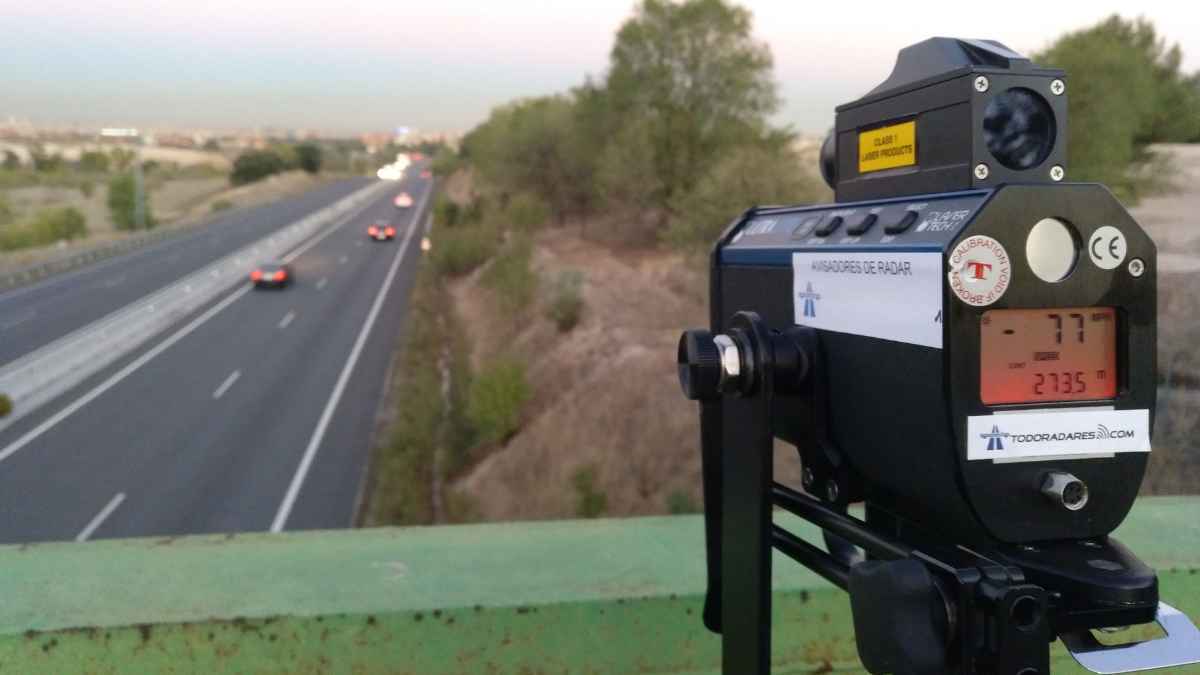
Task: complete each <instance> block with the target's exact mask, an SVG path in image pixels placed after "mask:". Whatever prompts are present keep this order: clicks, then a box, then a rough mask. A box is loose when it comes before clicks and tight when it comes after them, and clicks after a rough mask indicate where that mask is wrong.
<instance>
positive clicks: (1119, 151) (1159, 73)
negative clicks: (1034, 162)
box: [1033, 15, 1200, 199]
mask: <svg viewBox="0 0 1200 675" xmlns="http://www.w3.org/2000/svg"><path fill="white" fill-rule="evenodd" d="M1181 57H1182V55H1181V52H1180V51H1179V47H1178V45H1176V46H1172V47H1170V48H1168V47H1167V46H1166V45H1165V44H1164V42H1163V41H1162V40H1161V39H1160V38H1159V37H1158V35H1157V34H1156V32H1155V30H1154V26H1153V25H1152V24H1150V23H1149V22H1148V21H1146V20H1144V19H1137V20H1134V21H1127V20H1125V19H1122V18H1121V17H1119V16H1115V15H1114V16H1112V17H1109V18H1108V19H1106V20H1104V21H1102V22H1100V23H1099V24H1097V25H1095V26H1092V27H1091V28H1087V29H1084V30H1080V31H1076V32H1073V33H1068V34H1066V35H1064V36H1063V37H1061V38H1059V39H1058V40H1057V41H1056V42H1055V43H1054V44H1053V45H1051V46H1050V48H1049V49H1047V50H1046V51H1044V52H1042V53H1040V54H1037V55H1035V56H1034V57H1033V60H1034V61H1036V62H1037V63H1039V64H1042V65H1047V66H1054V67H1058V68H1063V69H1064V70H1066V71H1067V74H1068V76H1069V79H1068V80H1067V95H1068V96H1069V97H1070V98H1069V106H1070V113H1071V119H1070V123H1069V124H1068V125H1067V127H1068V144H1067V151H1068V153H1069V164H1068V176H1069V177H1070V178H1071V179H1073V180H1085V181H1097V182H1102V183H1105V184H1106V185H1108V186H1109V187H1110V188H1112V189H1113V191H1114V192H1116V193H1117V194H1118V195H1119V196H1121V197H1123V198H1126V199H1136V198H1137V197H1138V195H1139V193H1141V192H1143V191H1144V190H1145V189H1146V188H1148V187H1152V186H1153V185H1152V184H1153V182H1154V181H1153V180H1150V181H1149V182H1150V183H1151V184H1150V185H1147V178H1146V176H1147V175H1149V176H1150V177H1151V179H1153V178H1154V177H1155V176H1154V174H1153V172H1147V171H1144V170H1143V169H1144V168H1145V167H1146V166H1147V165H1148V164H1149V163H1150V161H1151V156H1150V154H1149V153H1148V152H1147V149H1146V146H1147V145H1148V144H1150V143H1156V142H1171V141H1176V142H1178V141H1188V140H1191V139H1193V138H1197V137H1200V90H1198V89H1197V88H1196V87H1195V86H1194V85H1192V84H1191V83H1190V82H1189V81H1188V79H1187V78H1185V77H1184V75H1183V74H1182V73H1181V72H1180V61H1181Z"/></svg>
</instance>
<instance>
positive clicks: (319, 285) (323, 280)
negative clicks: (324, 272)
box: [317, 277, 329, 291]
mask: <svg viewBox="0 0 1200 675" xmlns="http://www.w3.org/2000/svg"><path fill="white" fill-rule="evenodd" d="M327 283H329V279H327V278H325V277H321V280H320V281H318V282H317V290H318V291H319V290H321V289H322V288H325V284H327Z"/></svg>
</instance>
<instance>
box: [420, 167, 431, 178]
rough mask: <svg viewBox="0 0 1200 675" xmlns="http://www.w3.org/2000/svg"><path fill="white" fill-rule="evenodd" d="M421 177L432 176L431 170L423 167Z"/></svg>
mask: <svg viewBox="0 0 1200 675" xmlns="http://www.w3.org/2000/svg"><path fill="white" fill-rule="evenodd" d="M421 178H433V172H432V171H430V170H429V169H425V170H424V171H422V172H421Z"/></svg>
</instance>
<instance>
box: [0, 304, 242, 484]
mask: <svg viewBox="0 0 1200 675" xmlns="http://www.w3.org/2000/svg"><path fill="white" fill-rule="evenodd" d="M250 289H251V286H249V285H246V286H242V287H241V288H240V289H238V290H237V291H235V292H234V293H232V294H231V295H230V296H229V297H227V298H225V299H224V300H222V301H221V302H219V303H217V304H216V305H213V306H212V307H210V308H209V310H208V311H207V312H205V313H203V314H201V315H200V316H198V317H196V318H195V319H192V321H191V322H190V323H188V325H186V326H184V327H183V328H181V329H179V330H178V331H176V332H175V333H174V334H172V335H171V337H169V338H167V339H166V340H163V341H162V342H160V343H158V344H157V345H155V346H154V348H153V349H150V350H149V351H147V352H146V353H145V354H142V355H141V356H139V357H138V358H137V359H135V360H134V361H131V362H130V363H129V364H128V365H126V366H125V367H124V368H122V369H120V370H118V371H117V372H115V373H113V374H112V375H111V376H109V378H108V379H107V380H105V381H103V382H101V383H100V384H98V385H96V386H95V388H93V389H92V390H91V391H89V392H88V393H86V394H84V395H83V396H80V397H79V398H77V399H75V400H74V401H73V402H72V403H71V404H70V405H68V406H67V407H65V408H63V409H62V410H59V411H58V412H56V413H54V414H53V415H51V416H50V417H47V418H46V419H45V420H44V421H43V422H42V423H41V424H39V425H37V426H36V427H34V428H32V429H30V430H29V431H26V432H25V434H24V435H23V436H21V437H20V438H18V439H17V440H15V441H13V442H12V443H9V444H8V446H7V447H5V448H4V449H3V450H0V462H3V461H4V460H6V459H8V458H9V457H11V456H12V455H13V453H15V452H17V451H18V450H20V449H21V448H23V447H25V446H26V445H29V444H30V443H31V442H33V441H34V440H36V439H37V438H38V437H39V436H41V435H42V434H44V433H46V432H47V431H49V430H50V429H51V428H52V427H53V426H54V425H56V424H58V423H59V422H61V421H63V420H64V419H66V418H67V417H70V416H71V415H73V414H74V413H75V411H77V410H79V409H80V408H82V407H83V406H85V405H87V404H89V403H91V402H92V401H94V400H96V399H97V398H99V397H100V396H101V395H102V394H103V393H104V392H106V391H108V390H109V389H112V388H113V387H115V386H117V384H118V383H120V382H121V380H124V379H125V378H127V377H129V376H130V375H132V374H133V372H134V371H135V370H137V369H138V368H141V367H142V366H144V365H146V363H148V362H149V361H150V359H153V358H154V357H156V356H158V355H159V354H161V353H163V352H164V351H166V350H167V349H168V348H169V347H170V346H171V345H173V344H175V343H176V342H179V341H180V340H182V339H183V338H184V337H186V336H187V335H188V333H191V332H192V331H194V330H196V329H197V328H199V327H200V325H201V324H203V323H204V322H205V321H208V320H209V319H211V318H213V317H214V316H216V315H217V313H218V312H220V311H221V310H223V309H225V308H226V307H228V306H229V305H231V304H233V303H234V301H236V300H237V299H238V298H240V297H242V296H243V295H245V294H246V293H248V292H250Z"/></svg>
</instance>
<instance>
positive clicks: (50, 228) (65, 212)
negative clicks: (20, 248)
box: [29, 206, 87, 244]
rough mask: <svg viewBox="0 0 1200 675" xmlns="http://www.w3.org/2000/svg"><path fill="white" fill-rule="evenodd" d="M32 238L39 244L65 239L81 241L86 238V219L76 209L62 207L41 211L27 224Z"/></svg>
mask: <svg viewBox="0 0 1200 675" xmlns="http://www.w3.org/2000/svg"><path fill="white" fill-rule="evenodd" d="M29 228H30V230H32V231H33V233H34V238H35V239H36V240H38V241H39V242H41V243H47V244H49V243H53V242H56V241H61V240H63V239H66V240H67V241H70V240H72V239H82V238H83V237H86V236H87V219H86V218H84V217H83V214H82V213H80V212H79V210H78V209H74V208H71V207H69V206H68V207H63V208H56V209H43V210H41V211H38V213H37V215H36V216H34V218H33V222H32V223H30V224H29Z"/></svg>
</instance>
